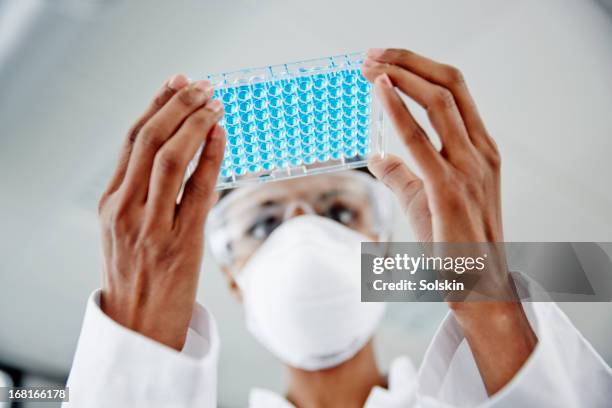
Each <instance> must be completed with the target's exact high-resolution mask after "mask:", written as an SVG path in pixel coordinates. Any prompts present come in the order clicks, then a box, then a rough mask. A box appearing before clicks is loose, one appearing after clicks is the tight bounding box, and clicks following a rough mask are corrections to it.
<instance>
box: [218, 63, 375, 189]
mask: <svg viewBox="0 0 612 408" xmlns="http://www.w3.org/2000/svg"><path fill="white" fill-rule="evenodd" d="M362 61H363V54H350V55H342V56H336V57H329V58H323V59H318V60H313V61H305V62H298V63H293V64H283V65H276V66H268V67H264V68H257V69H247V70H242V71H238V72H233V73H226V74H219V75H209V76H208V79H209V80H210V81H211V83H212V84H213V86H214V87H215V94H214V98H215V99H219V100H220V101H222V102H223V105H224V109H225V115H224V117H223V119H222V120H221V122H220V125H221V126H222V127H223V128H224V129H225V131H226V135H227V143H226V148H225V156H224V159H223V163H222V167H221V171H220V175H219V180H218V183H217V189H225V188H231V187H236V186H240V185H244V184H250V183H253V182H263V181H270V180H279V179H284V178H290V177H298V176H305V175H309V174H318V173H323V172H328V171H337V170H341V169H347V168H354V167H361V166H365V165H366V164H367V160H368V158H369V157H370V156H371V155H373V154H379V155H380V154H382V153H383V133H382V112H381V110H380V107H379V105H378V103H377V101H376V100H375V98H374V95H373V93H372V86H371V84H370V83H369V82H367V81H366V79H365V78H364V77H363V75H362V74H361V69H360V68H361V63H362Z"/></svg>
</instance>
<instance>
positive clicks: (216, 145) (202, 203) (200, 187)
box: [177, 125, 225, 228]
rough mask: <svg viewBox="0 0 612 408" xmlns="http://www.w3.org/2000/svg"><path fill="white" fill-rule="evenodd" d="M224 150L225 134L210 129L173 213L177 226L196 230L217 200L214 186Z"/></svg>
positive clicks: (217, 128) (220, 130)
mask: <svg viewBox="0 0 612 408" xmlns="http://www.w3.org/2000/svg"><path fill="white" fill-rule="evenodd" d="M224 151H225V131H224V130H223V128H222V127H221V126H219V125H216V126H215V127H213V129H212V130H211V132H210V134H209V136H208V139H207V140H206V144H205V145H204V150H203V151H202V155H201V156H200V161H199V162H198V167H196V170H195V171H194V173H193V174H192V176H191V178H190V179H189V181H187V184H186V185H185V191H184V192H183V198H182V200H181V204H180V206H179V212H178V214H177V218H178V223H179V224H181V225H193V226H197V227H198V228H200V227H201V226H203V225H204V221H205V219H206V215H207V214H208V211H209V210H210V208H211V207H212V206H213V205H214V203H215V202H216V201H217V199H218V194H217V193H216V192H215V185H216V184H217V178H218V176H219V170H220V168H221V162H222V161H223V154H224Z"/></svg>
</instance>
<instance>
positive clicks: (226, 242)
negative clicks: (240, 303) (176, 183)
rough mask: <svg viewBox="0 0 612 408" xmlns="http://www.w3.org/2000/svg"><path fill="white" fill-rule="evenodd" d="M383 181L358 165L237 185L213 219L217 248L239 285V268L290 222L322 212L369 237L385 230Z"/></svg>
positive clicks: (211, 228) (211, 227)
mask: <svg viewBox="0 0 612 408" xmlns="http://www.w3.org/2000/svg"><path fill="white" fill-rule="evenodd" d="M380 195H381V194H380V185H379V183H378V182H377V181H376V180H374V179H373V178H372V177H370V176H369V175H367V174H365V173H362V172H358V171H355V170H352V171H347V172H342V173H334V174H324V175H317V176H310V177H301V178H295V179H289V180H283V181H277V182H271V183H267V184H263V185H256V186H249V187H243V188H240V189H237V190H235V191H232V192H231V193H229V194H228V195H226V196H225V197H223V198H222V199H221V200H220V201H219V203H218V204H217V206H216V207H215V209H214V210H213V212H212V213H211V214H210V218H209V221H208V231H209V232H208V236H209V238H210V242H211V246H212V247H213V254H214V256H215V258H217V261H218V262H219V263H220V264H221V266H222V268H223V270H224V272H225V273H226V274H227V277H228V278H229V283H230V287H231V289H233V290H236V285H235V282H234V279H233V277H234V275H235V274H236V273H239V271H240V270H241V269H242V268H243V266H244V265H245V264H246V263H247V262H248V261H249V259H250V258H251V257H252V256H253V255H254V254H255V253H256V252H257V250H258V248H259V247H260V246H261V245H262V244H263V243H264V242H265V241H266V239H267V238H268V237H269V236H270V235H271V234H272V232H274V230H276V229H277V228H278V227H279V226H280V225H281V224H283V223H284V222H286V221H288V220H290V219H292V218H294V217H299V216H302V215H306V214H308V215H318V216H321V217H325V218H327V219H329V220H332V221H334V222H337V223H339V224H341V225H343V226H344V227H347V228H349V229H351V230H354V231H356V232H359V233H361V234H363V235H365V236H366V237H368V238H369V239H372V240H375V239H378V238H379V235H380V232H381V225H380V224H381V222H382V221H381V215H380V214H379V213H380V211H381V208H380V206H381V205H380V204H381V203H380V202H379V201H381V200H382V199H381V197H380Z"/></svg>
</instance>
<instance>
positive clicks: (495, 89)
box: [0, 0, 612, 407]
mask: <svg viewBox="0 0 612 408" xmlns="http://www.w3.org/2000/svg"><path fill="white" fill-rule="evenodd" d="M610 13H612V1H609V0H601V1H596V0H538V1H532V0H515V1H512V2H509V1H505V0H463V1H461V2H457V1H450V0H449V1H442V0H422V1H401V2H400V1H397V0H393V1H390V0H376V1H372V2H359V1H355V0H352V1H329V0H304V1H301V2H292V1H280V0H278V1H248V0H234V1H222V0H219V1H205V0H174V1H163V0H156V1H152V0H146V1H144V0H141V1H135V0H131V1H127V0H0V180H1V184H0V186H1V193H0V214H1V216H0V220H1V227H0V231H1V235H0V256H1V257H0V259H1V260H2V262H1V263H0V368H1V369H3V370H4V371H5V372H6V373H8V374H9V376H10V378H11V380H12V381H13V382H14V383H15V384H18V385H47V384H61V383H63V382H64V381H65V379H66V377H67V374H68V371H69V368H70V365H71V360H72V356H73V353H74V349H75V345H76V342H77V339H78V334H79V329H80V325H81V320H82V317H83V312H84V306H85V303H86V300H87V297H88V295H89V294H90V293H91V291H92V290H94V289H95V288H97V287H98V286H99V284H100V273H101V270H100V255H99V251H98V231H97V220H96V203H97V199H98V196H99V195H100V193H101V191H102V189H103V187H104V186H105V183H106V180H107V179H108V177H109V175H110V173H111V172H112V169H113V166H114V165H115V160H116V154H117V151H118V148H119V146H120V143H121V141H122V139H123V137H124V133H125V131H126V130H127V129H128V127H129V126H130V125H131V123H132V122H133V121H134V120H135V118H136V117H137V116H138V115H139V114H140V112H141V110H142V109H143V108H144V106H145V105H146V104H147V103H148V101H149V98H150V97H151V96H152V94H153V92H154V91H155V90H156V89H157V88H158V87H159V86H160V84H161V83H162V82H163V81H164V80H165V79H166V78H167V77H168V76H170V75H171V74H173V73H177V72H183V73H186V74H187V75H188V76H190V77H191V78H199V77H203V76H204V75H205V74H208V73H216V72H220V71H231V70H236V69H240V68H247V67H257V66H262V65H268V64H278V63H285V62H292V61H299V60H303V59H310V58H317V57H324V56H328V55H335V54H341V53H346V52H353V51H359V50H365V49H367V48H368V47H389V46H394V47H403V48H410V49H412V50H415V51H417V52H420V53H423V54H426V55H428V56H430V57H432V58H434V59H438V60H441V61H444V62H447V63H451V64H453V65H456V66H458V67H460V68H461V69H462V70H463V71H464V73H465V75H466V77H467V80H468V83H469V85H470V86H471V90H472V93H473V94H474V97H475V99H476V101H477V102H478V105H479V108H480V111H481V113H482V115H483V116H484V118H485V121H486V122H487V125H488V127H489V129H490V131H491V133H492V134H493V135H494V137H495V138H496V140H497V142H498V144H499V147H500V150H501V152H502V157H503V199H504V202H503V204H504V217H505V220H504V221H505V234H506V240H508V241H612V189H611V188H610V187H611V185H612V184H611V182H610V176H611V175H612V164H611V162H610V155H611V154H612V114H611V112H612V111H611V108H612V75H611V73H612V16H611V14H610ZM390 149H393V150H395V151H398V152H402V154H405V153H404V151H403V149H402V147H401V146H400V144H399V143H398V142H397V141H396V140H391V142H390ZM395 238H396V239H398V240H399V239H405V240H410V239H411V234H410V231H409V229H408V226H407V223H406V222H405V221H404V220H403V218H402V217H400V216H399V215H398V219H397V231H396V235H395ZM199 300H200V301H201V302H203V303H205V304H207V305H208V306H209V307H210V308H211V309H212V311H213V313H214V314H215V316H216V317H217V321H218V323H219V326H220V332H221V333H220V334H221V339H222V351H221V357H220V362H219V373H220V374H219V375H220V378H219V405H220V406H223V407H238V406H245V405H246V401H247V395H248V390H249V389H250V388H251V387H253V386H257V387H265V388H269V389H272V390H277V391H282V390H283V383H282V370H281V368H280V366H279V365H278V363H277V362H276V361H275V360H274V359H273V358H272V357H271V356H270V355H269V354H267V353H266V352H265V351H264V350H263V349H262V348H261V347H259V346H258V345H257V343H255V341H254V340H252V339H251V337H250V336H249V335H248V334H247V333H246V331H245V329H244V327H243V319H242V310H241V308H240V306H239V305H238V304H237V303H236V302H234V300H233V299H232V298H230V296H229V293H228V291H227V290H226V287H225V281H224V280H223V277H222V275H221V273H220V271H219V270H218V268H217V267H216V266H215V265H214V264H213V263H212V261H211V259H210V258H209V257H208V255H207V257H206V259H205V263H204V272H203V274H202V278H201V284H200V289H199ZM561 306H562V308H563V309H564V310H565V311H566V312H567V313H568V315H569V316H570V318H571V319H572V320H573V322H574V323H575V324H576V326H577V327H578V328H579V329H580V330H581V331H582V333H583V334H584V335H585V336H586V337H587V338H588V340H590V341H591V343H592V344H593V345H594V347H595V348H596V349H597V350H598V351H599V353H600V354H601V355H602V356H603V358H604V359H605V360H606V361H607V362H608V363H609V364H610V363H612V341H611V340H612V304H610V303H587V304H570V303H566V304H562V305H561ZM445 313H446V307H445V305H443V304H393V305H391V307H390V308H389V310H388V313H387V316H386V319H385V321H384V324H383V326H382V328H381V329H380V332H379V334H378V336H377V340H376V346H377V348H378V350H379V356H380V363H381V365H382V366H383V367H387V366H388V364H389V362H390V360H391V358H392V357H394V356H397V355H399V354H407V355H409V356H410V357H412V358H413V360H414V361H415V363H419V362H420V361H421V358H422V355H423V352H424V351H425V349H426V347H427V344H428V341H429V340H430V339H431V337H432V335H433V332H434V330H435V328H436V327H437V325H438V324H439V322H440V320H441V319H442V317H443V316H444V314H445ZM35 406H38V407H40V406H43V405H42V404H36V405H35ZM49 406H51V405H49Z"/></svg>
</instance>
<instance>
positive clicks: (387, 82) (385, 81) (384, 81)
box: [376, 73, 393, 88]
mask: <svg viewBox="0 0 612 408" xmlns="http://www.w3.org/2000/svg"><path fill="white" fill-rule="evenodd" d="M376 81H377V82H380V83H382V84H383V85H385V86H387V87H389V88H393V84H392V83H391V78H389V75H387V74H386V73H385V74H381V75H379V76H378V78H376Z"/></svg>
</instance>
